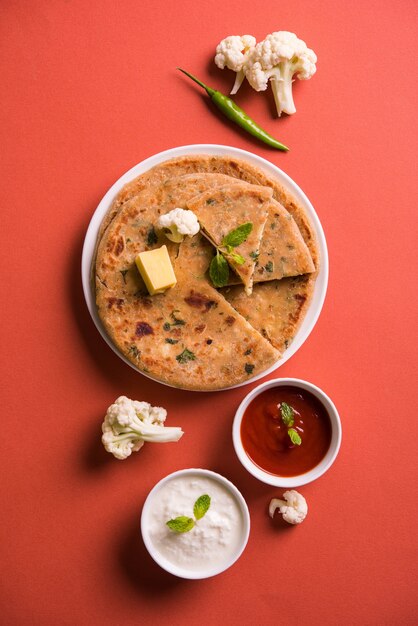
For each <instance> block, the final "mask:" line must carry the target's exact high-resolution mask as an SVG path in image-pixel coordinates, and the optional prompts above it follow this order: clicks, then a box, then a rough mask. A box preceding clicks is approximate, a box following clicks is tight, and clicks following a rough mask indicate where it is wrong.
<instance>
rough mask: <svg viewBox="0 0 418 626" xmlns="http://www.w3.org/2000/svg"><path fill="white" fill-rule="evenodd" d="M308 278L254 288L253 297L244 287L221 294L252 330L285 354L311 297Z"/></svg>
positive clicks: (268, 283)
mask: <svg viewBox="0 0 418 626" xmlns="http://www.w3.org/2000/svg"><path fill="white" fill-rule="evenodd" d="M312 281H313V282H314V279H313V278H312V277H311V276H310V275H309V274H307V275H305V276H296V277H292V278H283V279H282V280H272V281H269V282H267V283H259V284H256V285H254V289H253V293H252V294H251V297H250V298H249V297H248V296H246V295H245V293H244V291H243V289H242V288H240V287H237V286H234V287H225V288H224V289H222V290H221V293H222V295H223V296H224V297H225V298H226V300H228V302H229V303H230V304H231V305H232V306H233V307H234V309H235V310H236V311H238V313H240V314H241V315H242V316H243V317H244V318H245V319H246V320H247V321H248V322H249V323H250V324H251V326H253V328H256V329H257V330H258V332H259V333H260V334H261V335H262V336H263V337H265V338H266V339H267V340H268V341H269V342H270V343H271V344H272V345H273V346H274V347H275V348H276V350H278V351H279V352H280V353H283V352H284V351H285V350H286V349H287V348H288V347H289V346H290V344H291V343H292V340H293V338H294V336H295V334H296V331H297V330H298V328H299V326H300V324H301V323H302V321H303V319H304V317H305V315H306V312H307V310H308V307H309V304H310V302H311V298H312V290H313V285H312Z"/></svg>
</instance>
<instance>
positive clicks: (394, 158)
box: [0, 0, 418, 626]
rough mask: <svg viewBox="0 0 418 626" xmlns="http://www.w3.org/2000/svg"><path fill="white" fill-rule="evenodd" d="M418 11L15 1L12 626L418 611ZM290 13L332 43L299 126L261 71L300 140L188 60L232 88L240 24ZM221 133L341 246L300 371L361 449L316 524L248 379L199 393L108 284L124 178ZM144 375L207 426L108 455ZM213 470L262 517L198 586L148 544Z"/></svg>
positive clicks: (5, 496)
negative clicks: (124, 337)
mask: <svg viewBox="0 0 418 626" xmlns="http://www.w3.org/2000/svg"><path fill="white" fill-rule="evenodd" d="M417 17H418V15H417V5H416V3H415V2H413V0H400V1H399V2H392V1H390V2H389V1H384V0H380V1H377V0H372V1H369V2H354V3H348V2H342V3H336V2H335V1H331V0H315V1H313V0H306V1H305V2H303V3H294V2H293V3H287V4H286V3H285V4H281V5H278V4H277V2H264V3H263V4H262V5H260V3H254V2H247V1H246V0H240V1H239V2H238V1H237V0H232V1H230V2H227V3H224V2H222V3H221V2H217V1H215V0H214V1H213V2H204V3H202V2H192V1H191V0H179V1H178V2H175V3H168V2H167V3H165V2H162V1H154V2H151V1H148V2H147V1H145V2H137V1H136V0H135V1H134V0H125V1H122V2H114V1H111V0H104V1H103V2H100V3H93V2H88V1H87V0H71V1H70V0H31V2H24V1H23V0H5V1H4V2H3V3H2V19H1V22H0V41H1V47H0V55H1V56H0V74H1V76H2V85H3V88H2V96H1V99H0V111H1V147H2V149H1V151H0V163H1V178H2V185H1V191H0V193H1V195H2V204H1V206H2V213H1V222H2V224H1V237H2V244H1V247H0V255H1V269H2V294H3V301H2V305H1V320H2V322H1V329H2V337H3V338H2V359H1V368H2V371H1V380H2V383H3V385H2V406H3V408H4V411H3V429H2V430H3V436H2V442H1V448H2V454H1V457H0V459H1V468H0V471H1V477H2V488H1V496H0V497H1V503H0V521H1V524H0V533H1V559H0V572H1V576H0V594H1V597H0V605H1V622H2V623H3V624H6V625H7V626H9V625H13V626H21V625H22V626H27V625H28V624H33V625H42V626H55V625H56V624H68V625H71V626H73V625H74V624H77V625H81V626H84V625H90V624H92V625H95V624H137V623H141V624H147V623H151V620H152V622H153V623H155V624H165V623H170V624H175V625H177V624H179V625H180V624H181V625H184V624H198V623H199V624H200V623H205V624H210V625H211V624H216V623H218V622H223V623H227V624H238V623H240V624H248V625H252V624H254V623H259V624H263V625H267V626H269V625H273V624H277V623H282V624H295V623H296V624H303V625H305V624H309V625H316V624H318V625H319V624H321V625H324V624H329V625H335V624H339V625H342V626H345V625H347V626H351V625H352V624H368V625H369V624H373V625H379V626H380V625H382V624H402V625H405V624H407V625H409V624H413V623H416V610H415V609H416V601H415V599H414V597H415V593H414V587H415V583H416V574H417V572H416V562H417V559H416V557H417V554H416V534H415V533H416V514H417V507H416V499H415V498H414V493H415V495H416V489H415V482H414V481H413V475H414V471H415V469H416V455H417V447H416V442H417V440H418V436H417V427H416V424H417V408H418V407H417V394H416V379H417V358H416V351H417V332H416V331H417V326H416V316H415V315H414V312H415V310H416V305H417V290H416V280H415V278H416V276H415V267H416V263H414V261H416V235H415V232H414V231H416V226H417V218H416V215H417V206H416V201H417V185H416V178H417V177H416V150H417V147H418V146H417V123H416V119H417V113H416V102H417V96H418V92H417V91H418V90H417V86H416V85H417V81H416V75H415V68H414V58H415V53H416V40H417V35H418V32H417V30H418V29H417ZM278 29H283V30H285V29H287V30H292V31H294V32H296V33H297V34H298V35H299V36H300V37H302V38H303V39H305V40H306V42H307V43H308V45H310V46H311V47H313V48H314V49H315V51H316V52H317V54H318V57H319V63H318V72H317V74H316V76H315V77H314V78H313V79H312V80H311V81H308V82H304V83H302V82H300V83H298V84H295V88H294V92H295V101H296V106H297V109H298V112H297V114H296V115H295V116H293V117H291V118H283V119H280V120H277V119H274V117H273V114H272V112H273V99H272V97H270V96H267V94H257V93H255V92H253V91H252V90H251V89H250V88H248V86H245V87H244V88H243V89H242V91H240V93H239V95H238V97H237V102H238V103H239V104H241V105H242V106H244V107H245V109H246V110H247V111H248V112H249V113H250V114H251V115H252V116H253V117H254V118H256V119H257V121H258V122H259V123H260V124H261V125H263V126H264V127H265V128H266V130H268V131H270V132H271V133H272V134H274V135H275V136H276V137H277V138H279V139H280V140H282V141H283V142H284V143H286V144H288V145H289V146H290V147H291V152H290V153H289V154H282V153H278V152H275V151H272V150H270V149H268V148H267V147H264V146H263V145H262V144H258V143H257V142H256V141H254V140H253V139H252V138H250V137H249V136H247V135H245V134H244V133H242V132H241V131H240V130H237V129H236V128H234V127H232V126H231V125H230V124H229V123H228V122H225V121H224V120H223V119H221V118H220V117H219V116H218V115H217V114H216V113H214V112H213V110H212V108H211V106H210V105H209V104H208V102H207V101H206V100H205V98H204V97H203V94H202V93H200V92H199V90H198V88H197V87H195V86H194V85H193V84H192V83H190V82H188V80H187V79H186V78H185V77H183V76H181V75H180V74H179V73H178V72H176V71H175V67H176V66H177V65H180V66H183V67H185V68H186V69H188V70H189V71H191V72H194V73H196V74H197V75H198V76H199V77H200V78H201V79H203V80H207V81H208V82H209V84H211V85H213V86H215V87H218V88H220V89H221V90H223V91H226V90H227V89H228V87H229V86H230V85H231V84H232V82H233V76H232V74H231V73H230V72H228V71H225V72H221V71H220V70H218V69H217V68H216V67H215V66H214V64H213V62H212V57H213V53H214V48H215V46H216V44H217V43H218V41H219V40H220V39H222V38H223V37H225V36H227V35H229V34H243V33H247V32H249V33H252V34H253V35H255V36H256V37H257V38H258V39H261V38H262V37H264V36H265V35H266V34H267V33H268V32H271V31H272V30H278ZM201 142H204V143H223V144H227V145H233V146H236V147H240V148H244V149H246V150H251V151H253V152H255V153H257V154H259V155H261V156H263V157H265V158H267V159H270V160H271V161H272V162H273V163H275V164H277V165H278V166H279V167H281V168H282V169H284V171H286V172H287V173H288V174H289V175H290V176H291V177H292V178H293V179H294V180H295V181H296V182H297V183H298V184H299V185H300V186H301V187H302V189H303V190H304V191H305V192H306V193H307V195H308V196H309V198H310V199H311V201H312V202H313V204H314V206H315V208H316V210H317V212H318V214H319V216H320V219H321V221H322V224H323V226H324V229H325V233H326V236H327V240H328V246H329V253H330V267H331V272H330V284H329V290H328V295H327V299H326V302H325V306H324V309H323V312H322V315H321V317H320V319H319V322H318V324H317V326H316V328H315V330H314V331H313V333H312V335H311V336H310V337H309V340H308V341H307V342H306V343H305V344H304V345H303V347H302V348H301V349H300V351H299V352H298V353H297V354H296V355H295V356H294V357H293V358H292V359H291V360H290V361H289V362H287V363H286V364H285V365H284V366H283V368H281V369H280V370H278V372H277V374H276V375H282V376H295V377H300V378H306V379H308V380H310V381H312V382H313V383H315V384H317V385H319V386H320V387H322V388H323V389H324V390H325V391H326V392H327V393H328V394H329V395H330V396H331V397H332V399H333V400H334V402H335V403H336V405H337V407H338V408H339V411H340V414H341V417H342V420H343V444H342V448H341V452H340V455H339V457H338V459H337V461H336V463H335V465H334V466H333V467H332V469H331V470H330V471H329V472H328V473H327V474H326V475H325V476H324V477H322V478H321V479H320V480H319V481H318V482H315V483H313V484H310V485H309V486H307V487H306V488H303V489H301V491H302V493H303V494H304V495H305V496H306V498H307V500H308V503H309V506H310V512H309V516H308V518H307V520H306V522H304V524H303V525H302V526H300V527H297V528H290V527H288V528H282V527H281V526H280V525H279V524H273V523H272V522H271V521H270V519H269V518H268V515H267V512H266V509H267V505H268V502H269V499H270V498H271V497H272V496H276V495H278V492H279V490H277V489H274V488H272V487H268V486H265V485H262V484H261V483H258V482H257V481H256V480H255V479H253V478H251V477H250V476H249V475H247V474H246V472H245V471H244V469H243V468H242V467H241V466H240V464H239V463H238V461H237V459H236V458H235V455H234V452H233V448H232V442H231V423H232V418H233V415H234V410H235V408H236V406H237V404H238V403H239V402H240V400H241V399H242V397H243V396H244V395H245V393H246V389H237V390H234V391H229V392H224V393H219V394H215V393H211V394H207V395H199V394H194V393H187V392H181V391H177V390H170V389H167V388H165V387H162V386H160V385H158V384H156V383H152V382H150V381H148V380H147V379H145V378H143V377H141V376H140V375H137V374H135V372H134V371H133V370H131V369H130V368H129V367H127V366H126V365H124V364H123V363H122V361H120V360H119V359H118V358H117V357H116V356H115V355H114V354H113V352H112V351H111V350H110V349H109V348H108V347H107V346H106V345H105V343H104V342H103V340H102V339H101V338H100V337H99V335H98V333H97V331H96V329H95V327H94V326H93V323H92V322H91V320H90V318H89V315H88V313H87V311H86V307H85V304H84V301H83V296H82V291H81V285H80V255H81V247H82V242H83V236H84V233H85V230H86V228H87V225H88V223H89V220H90V217H91V215H92V213H93V211H94V209H95V207H96V206H97V203H98V201H99V200H100V198H101V197H102V195H103V194H104V192H105V191H106V190H107V189H108V187H109V186H110V185H111V184H112V183H113V182H114V181H115V180H116V179H117V178H118V177H119V176H120V174H121V173H123V172H124V171H126V170H127V169H128V168H130V167H131V166H132V165H134V164H135V163H137V162H139V161H141V160H142V159H143V158H145V157H148V156H150V155H152V154H155V153H156V152H159V151H161V150H163V149H166V148H170V147H173V146H176V145H183V144H189V143H201ZM121 393H124V394H126V395H128V396H130V397H133V398H137V399H143V400H147V401H149V402H151V403H156V404H162V405H164V406H166V407H167V409H168V411H169V418H168V422H169V424H171V425H177V424H180V425H182V427H183V428H184V430H185V432H186V434H185V436H184V437H183V439H182V440H181V442H179V443H178V444H170V445H155V446H152V445H147V446H145V448H144V449H143V450H142V451H141V452H140V453H138V454H137V455H136V456H134V457H132V458H130V459H129V460H127V461H126V462H118V461H116V460H115V459H113V457H111V456H110V455H107V454H106V453H105V452H104V451H103V450H102V448H101V444H100V425H101V420H102V417H103V414H104V411H105V409H106V407H107V406H108V405H109V404H110V403H111V402H112V401H113V400H114V399H115V398H116V397H117V396H118V395H119V394H121ZM191 466H201V467H207V468H210V469H213V470H216V471H219V472H221V473H222V474H224V475H225V476H227V477H228V478H230V479H231V480H232V481H233V482H235V484H236V485H237V486H238V487H239V488H240V489H241V491H242V493H243V494H244V496H245V498H246V499H247V501H248V504H249V508H250V512H251V517H252V532H251V536H250V541H249V545H248V548H247V550H246V552H245V553H244V555H243V557H242V558H241V559H240V561H239V562H238V563H237V564H236V565H235V566H234V567H233V568H231V569H230V570H229V571H228V572H226V573H224V574H222V575H221V576H219V577H217V578H214V579H209V580H205V581H196V582H193V581H192V582H188V581H182V580H177V579H174V578H172V577H171V576H170V575H168V574H165V573H164V572H162V571H161V570H159V569H158V567H157V566H156V565H154V563H153V562H152V561H151V559H150V558H149V557H148V555H147V553H146V552H145V548H144V547H143V544H142V541H141V539H140V536H139V516H140V511H141V507H142V504H143V502H144V499H145V497H146V495H147V493H148V491H149V490H150V488H151V487H152V486H153V485H154V484H155V483H156V482H157V481H158V480H159V479H160V478H161V477H162V476H164V475H165V474H167V473H169V472H170V471H173V470H176V469H179V468H182V467H191Z"/></svg>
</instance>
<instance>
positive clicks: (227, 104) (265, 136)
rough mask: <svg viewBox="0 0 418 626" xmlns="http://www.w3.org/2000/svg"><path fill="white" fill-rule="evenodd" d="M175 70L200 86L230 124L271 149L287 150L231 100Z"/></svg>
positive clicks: (191, 75)
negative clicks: (238, 127)
mask: <svg viewBox="0 0 418 626" xmlns="http://www.w3.org/2000/svg"><path fill="white" fill-rule="evenodd" d="M177 69H178V70H180V72H183V74H186V76H188V77H189V78H191V79H192V80H193V81H194V82H195V83H197V84H198V85H200V87H202V88H203V89H204V90H205V91H206V93H207V94H208V95H209V96H210V98H211V100H212V102H213V103H214V105H215V106H216V107H217V108H218V109H219V110H220V111H221V112H222V113H223V114H224V115H226V117H227V118H228V119H230V120H231V121H232V122H235V124H238V126H240V127H241V128H243V129H244V130H246V131H247V132H248V133H250V134H251V135H253V136H254V137H256V138H257V139H260V140H261V141H263V142H264V143H266V144H267V145H269V146H271V147H272V148H276V149H277V150H284V151H287V150H289V148H288V147H287V146H285V145H284V144H282V143H280V142H279V141H277V139H275V138H274V137H272V136H271V135H270V134H269V133H268V132H267V131H265V130H264V129H263V128H261V126H259V125H258V124H257V123H256V122H254V120H253V119H251V118H250V117H249V116H248V115H247V113H245V111H243V109H241V108H240V107H239V106H238V105H237V104H235V102H234V101H233V100H232V99H231V98H228V96H225V95H224V94H223V93H221V92H220V91H217V90H216V89H212V87H208V86H207V85H205V83H202V81H201V80H199V79H198V78H196V76H193V74H189V72H186V70H183V69H181V67H178V68H177Z"/></svg>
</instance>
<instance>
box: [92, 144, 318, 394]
mask: <svg viewBox="0 0 418 626" xmlns="http://www.w3.org/2000/svg"><path fill="white" fill-rule="evenodd" d="M190 154H210V155H214V156H227V155H230V156H235V157H237V158H241V159H243V160H244V161H247V162H248V161H249V162H250V164H252V165H255V166H257V167H259V168H260V169H261V170H263V171H264V172H265V173H268V174H270V175H273V176H276V177H277V178H278V181H279V182H280V183H281V184H283V186H284V187H285V188H286V189H287V190H288V191H289V192H290V193H291V194H292V195H293V196H294V197H295V198H296V199H297V200H298V201H299V202H300V203H301V204H302V206H303V207H304V209H305V210H306V211H307V214H308V217H309V219H310V221H311V223H312V226H313V228H314V230H315V234H316V236H317V241H318V247H319V252H320V268H319V272H318V276H317V279H316V282H315V287H314V293H313V296H312V301H311V304H310V307H309V309H308V312H307V314H306V316H305V318H304V320H303V322H302V324H301V326H300V328H299V330H298V332H297V333H296V335H295V337H294V339H293V341H292V343H291V344H290V346H289V347H288V348H287V349H286V350H285V352H284V353H283V355H282V357H281V358H280V359H279V360H278V361H276V363H274V364H273V365H271V366H270V367H269V368H267V369H266V370H265V371H264V372H260V373H259V374H257V375H256V376H254V377H252V378H250V379H249V380H246V381H243V382H241V383H238V384H236V385H230V386H229V387H223V388H221V389H217V390H191V389H187V388H184V387H178V386H176V385H170V384H169V383H166V382H164V381H161V380H159V379H158V378H155V377H153V376H151V375H150V374H148V373H145V372H142V371H141V370H139V369H138V368H137V367H135V365H134V364H133V363H131V361H129V360H128V359H127V358H126V357H125V355H124V354H122V352H121V351H120V350H119V349H118V348H117V346H115V345H114V344H113V342H112V341H111V339H110V337H109V336H108V335H107V333H106V331H105V329H104V327H103V324H102V322H101V320H100V318H99V316H98V313H97V309H96V299H95V294H94V293H93V290H92V284H91V265H92V262H93V257H94V251H95V248H96V242H97V236H98V234H99V229H100V225H101V223H102V221H103V219H104V217H105V215H106V213H107V211H108V209H109V208H110V205H111V203H112V202H113V200H114V198H115V196H116V195H117V193H118V192H119V191H120V190H121V189H122V187H123V186H124V185H125V184H126V183H128V182H129V181H131V180H133V179H134V178H136V177H137V176H139V175H140V174H143V173H144V172H146V171H148V170H149V169H151V168H152V167H154V166H155V165H158V164H160V163H163V162H164V161H167V160H169V159H172V158H176V157H180V156H188V155H190ZM328 276H329V258H328V247H327V242H326V238H325V233H324V230H323V227H322V224H321V222H320V219H319V217H318V214H317V213H316V211H315V209H314V207H313V205H312V203H311V201H310V200H309V198H308V197H307V195H306V194H305V192H304V191H302V189H301V188H300V187H299V185H298V184H297V183H296V182H295V181H294V180H293V179H292V178H291V177H290V176H289V175H288V174H286V172H284V171H283V170H282V169H281V168H279V167H278V166H277V165H275V164H274V163H272V162H271V161H268V160H267V159H265V158H264V157H261V156H259V155H257V154H254V153H253V152H249V151H248V150H242V149H241V148H235V147H233V146H227V145H224V144H204V143H199V144H189V145H184V146H177V147H175V148H169V149H167V150H163V151H161V152H158V153H157V154H154V155H151V156H150V157H147V158H146V159H143V160H142V161H140V162H139V163H137V164H136V165H134V166H133V167H131V168H130V169H129V170H127V171H126V172H125V173H124V174H122V175H121V176H120V177H119V178H118V179H117V180H116V181H115V182H114V183H113V185H112V186H111V187H110V188H109V189H108V191H107V192H106V193H105V195H104V196H103V198H102V199H101V200H100V202H99V204H98V205H97V207H96V209H95V211H94V212H93V215H92V217H91V219H90V222H89V225H88V227H87V231H86V234H85V237H84V242H83V249H82V254H81V281H82V287H83V294H84V299H85V302H86V306H87V309H88V311H89V313H90V316H91V318H92V320H93V323H94V325H95V326H96V328H97V330H98V331H99V334H100V335H101V336H102V338H103V339H104V341H105V342H106V343H107V345H108V346H109V347H110V348H111V349H112V350H113V352H115V354H117V356H118V357H119V358H121V359H122V361H124V362H125V363H126V364H127V365H129V366H130V367H131V368H132V369H133V370H134V371H135V372H137V373H138V374H142V375H143V376H145V377H146V378H148V379H150V380H153V381H155V382H158V383H160V384H162V385H165V386H168V387H171V388H172V389H182V390H184V391H197V392H199V391H200V392H201V391H206V392H209V391H227V390H229V389H237V388H239V387H244V386H245V385H249V384H252V383H255V382H257V381H259V380H260V379H262V378H264V377H265V376H269V375H270V374H271V373H273V372H275V371H276V370H277V369H278V368H279V367H281V366H282V365H284V364H285V363H286V362H287V361H288V360H289V359H290V358H291V357H292V356H293V355H294V354H296V352H297V351H298V350H299V349H300V348H301V347H302V345H303V344H304V343H305V341H306V340H307V339H308V337H309V335H310V334H311V332H312V331H313V329H314V328H315V326H316V323H317V321H318V318H319V316H320V314H321V311H322V308H323V305H324V301H325V297H326V293H327V288H328ZM314 305H315V306H314ZM309 314H310V315H309Z"/></svg>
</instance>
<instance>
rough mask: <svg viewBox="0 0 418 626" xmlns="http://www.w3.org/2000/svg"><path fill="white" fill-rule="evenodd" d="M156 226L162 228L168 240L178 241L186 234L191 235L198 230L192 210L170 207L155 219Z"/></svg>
mask: <svg viewBox="0 0 418 626" xmlns="http://www.w3.org/2000/svg"><path fill="white" fill-rule="evenodd" d="M156 225H157V228H158V229H159V230H162V231H163V232H164V234H165V236H166V237H167V239H170V241H174V242H175V243H180V242H181V241H183V239H184V237H185V236H186V235H188V236H189V237H193V235H196V234H197V233H198V232H199V230H200V224H199V222H198V219H197V217H196V215H195V214H194V213H193V211H188V210H185V209H179V208H176V209H172V210H171V211H169V212H168V213H165V214H164V215H160V217H159V218H158V220H157V224H156Z"/></svg>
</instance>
